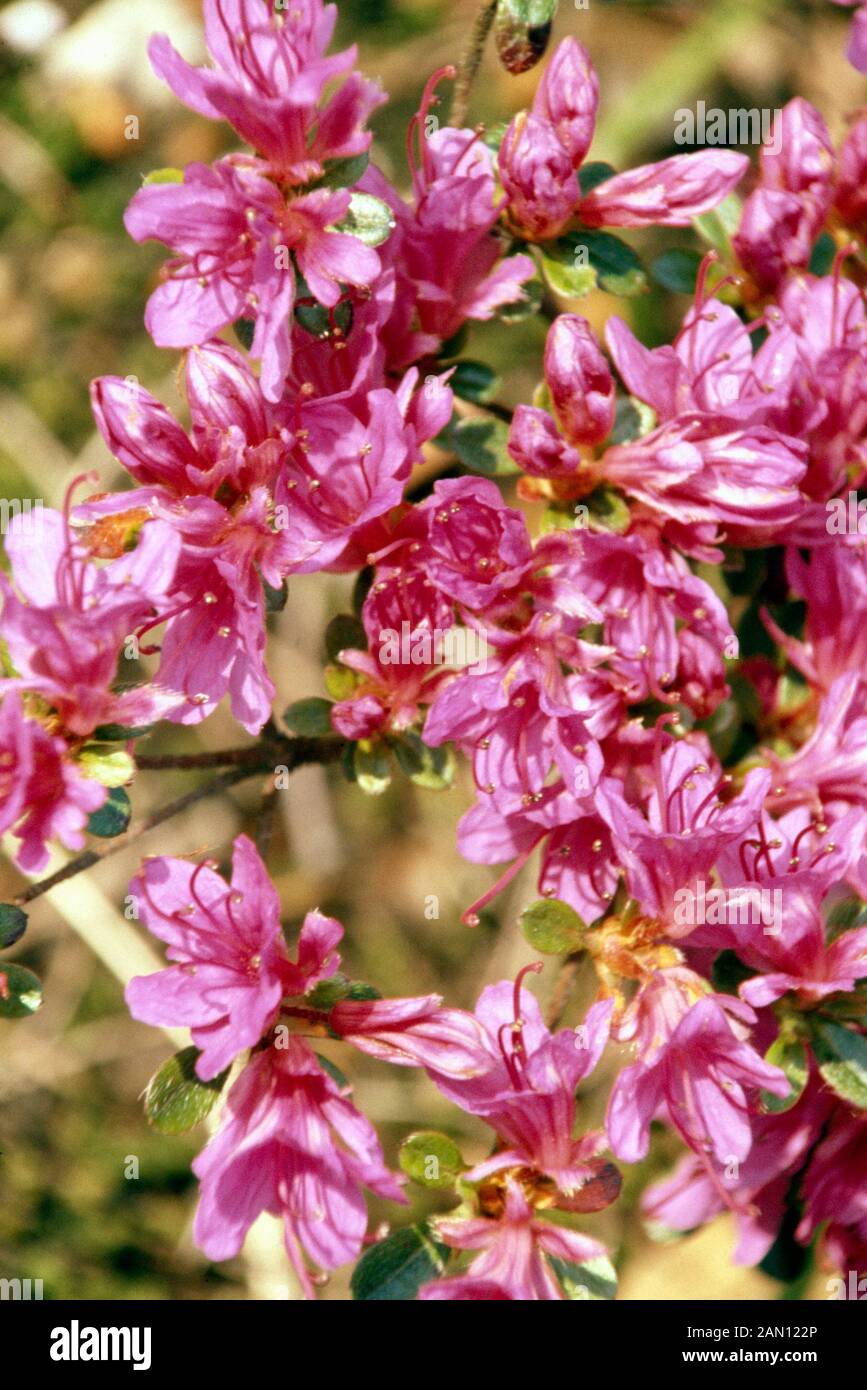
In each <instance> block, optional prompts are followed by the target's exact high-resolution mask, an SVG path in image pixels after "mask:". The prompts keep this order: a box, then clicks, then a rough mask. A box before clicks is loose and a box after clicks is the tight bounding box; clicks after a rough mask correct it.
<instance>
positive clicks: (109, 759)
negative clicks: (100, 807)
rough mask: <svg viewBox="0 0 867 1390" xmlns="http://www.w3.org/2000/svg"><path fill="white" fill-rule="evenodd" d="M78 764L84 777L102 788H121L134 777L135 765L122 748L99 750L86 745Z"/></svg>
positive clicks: (95, 745) (94, 745)
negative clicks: (97, 783)
mask: <svg viewBox="0 0 867 1390" xmlns="http://www.w3.org/2000/svg"><path fill="white" fill-rule="evenodd" d="M78 764H79V767H80V768H81V770H82V772H83V773H84V775H85V777H90V778H91V779H92V780H93V781H94V782H100V783H101V784H102V786H104V787H123V786H125V785H126V783H127V782H131V781H132V779H133V777H134V776H135V763H134V762H133V760H132V758H131V757H130V755H129V753H127V752H125V751H124V750H123V749H122V748H114V749H109V748H101V747H100V746H99V744H96V743H94V744H90V743H88V744H86V745H85V747H84V748H82V750H81V752H80V753H79V755H78ZM97 814H99V813H98V812H97Z"/></svg>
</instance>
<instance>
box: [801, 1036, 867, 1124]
mask: <svg viewBox="0 0 867 1390" xmlns="http://www.w3.org/2000/svg"><path fill="white" fill-rule="evenodd" d="M812 1041H813V1051H814V1053H815V1055H816V1061H817V1063H818V1065H819V1071H820V1072H821V1073H822V1076H823V1078H824V1080H825V1082H826V1084H827V1085H828V1086H830V1087H831V1090H832V1091H834V1092H836V1094H837V1095H838V1096H839V1097H840V1099H841V1100H845V1101H847V1102H848V1104H849V1105H854V1106H856V1107H857V1108H858V1109H859V1110H867V1037H864V1035H863V1034H862V1033H856V1032H855V1031H854V1030H853V1029H852V1028H844V1027H843V1026H842V1024H839V1023H831V1022H830V1021H829V1020H827V1019H823V1018H820V1017H819V1016H816V1015H814V1016H813V1019H812Z"/></svg>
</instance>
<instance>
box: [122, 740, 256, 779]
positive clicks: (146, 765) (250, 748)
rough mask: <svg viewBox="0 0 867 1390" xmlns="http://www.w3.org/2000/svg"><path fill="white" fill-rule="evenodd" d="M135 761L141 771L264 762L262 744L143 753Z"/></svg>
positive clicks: (243, 765)
mask: <svg viewBox="0 0 867 1390" xmlns="http://www.w3.org/2000/svg"><path fill="white" fill-rule="evenodd" d="M135 761H136V766H137V767H138V769H139V771H140V772H161V771H164V770H166V769H168V768H195V767H201V768H205V767H250V766H256V767H258V766H259V764H260V763H261V762H262V745H261V744H258V743H257V744H252V745H247V746H246V747H244V748H223V749H219V750H218V751H216V752H214V753H164V754H148V753H143V754H141V756H139V757H136V760H135Z"/></svg>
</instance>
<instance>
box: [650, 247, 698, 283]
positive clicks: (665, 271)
mask: <svg viewBox="0 0 867 1390" xmlns="http://www.w3.org/2000/svg"><path fill="white" fill-rule="evenodd" d="M700 265H701V256H700V255H699V253H698V252H697V251H688V250H686V249H685V248H681V247H673V248H672V250H670V251H663V253H662V255H661V256H657V257H656V259H655V260H654V261H652V262H651V265H650V273H651V275H652V276H653V278H654V280H655V281H656V283H657V284H658V285H662V287H663V289H666V290H674V291H675V293H676V294H694V293H695V282H696V279H697V278H698V268H699V266H700Z"/></svg>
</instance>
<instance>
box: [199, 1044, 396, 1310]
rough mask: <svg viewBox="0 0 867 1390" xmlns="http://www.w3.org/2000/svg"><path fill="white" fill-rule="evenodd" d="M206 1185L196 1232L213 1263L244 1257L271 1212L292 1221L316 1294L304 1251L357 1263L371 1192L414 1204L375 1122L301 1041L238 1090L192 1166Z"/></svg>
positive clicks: (265, 1057) (299, 1264)
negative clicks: (255, 1227)
mask: <svg viewBox="0 0 867 1390" xmlns="http://www.w3.org/2000/svg"><path fill="white" fill-rule="evenodd" d="M193 1171H194V1172H195V1173H196V1176H197V1177H198V1178H199V1181H200V1184H201V1197H200V1200H199V1206H198V1210H197V1212H196V1219H195V1223H194V1226H193V1234H194V1237H195V1240H196V1243H197V1244H198V1245H199V1246H200V1248H201V1249H202V1250H204V1252H205V1254H206V1255H207V1256H208V1258H209V1259H211V1260H227V1259H231V1258H232V1257H233V1256H234V1255H237V1254H238V1252H239V1250H240V1249H241V1246H242V1244H243V1241H244V1237H245V1235H246V1233H247V1231H248V1230H249V1228H250V1226H251V1225H252V1224H253V1222H254V1221H255V1219H256V1217H257V1216H258V1215H259V1214H260V1213H261V1212H263V1211H268V1212H270V1213H271V1214H272V1215H274V1216H278V1217H280V1218H281V1219H282V1221H283V1226H284V1233H285V1241H286V1250H287V1252H288V1255H289V1259H290V1261H291V1262H292V1265H293V1268H294V1269H295V1272H296V1274H297V1275H298V1278H299V1280H300V1282H301V1285H302V1288H303V1289H304V1292H305V1294H306V1296H307V1297H308V1298H312V1297H313V1284H312V1279H311V1275H310V1272H309V1270H308V1268H307V1265H306V1262H305V1258H304V1257H305V1255H306V1257H307V1259H308V1260H310V1261H311V1262H312V1263H313V1264H314V1265H317V1266H319V1267H320V1268H321V1269H324V1270H332V1269H336V1268H337V1267H338V1266H340V1265H343V1264H346V1263H347V1262H348V1261H350V1260H354V1259H356V1258H357V1257H358V1255H359V1254H360V1253H361V1249H362V1245H363V1243H364V1239H365V1234H366V1231H367V1210H366V1207H365V1202H364V1197H363V1195H362V1190H361V1189H362V1188H363V1187H368V1188H370V1190H371V1191H373V1192H375V1193H377V1195H378V1196H380V1197H386V1198H388V1199H389V1200H391V1201H394V1202H402V1201H404V1200H405V1198H404V1197H403V1194H402V1192H401V1186H400V1184H401V1181H402V1179H401V1178H399V1177H397V1176H396V1175H394V1174H392V1173H391V1172H389V1170H388V1169H387V1168H386V1166H385V1164H384V1162H383V1156H382V1149H381V1148H380V1145H379V1141H378V1140H377V1138H376V1133H375V1131H374V1129H373V1126H372V1125H371V1124H370V1121H369V1120H367V1119H366V1118H365V1116H364V1115H362V1114H361V1113H360V1112H359V1111H358V1110H357V1109H356V1107H355V1106H354V1105H353V1104H352V1102H351V1100H350V1099H349V1088H348V1087H345V1086H341V1085H340V1084H338V1083H337V1082H336V1081H334V1080H332V1078H331V1076H329V1075H328V1074H327V1073H326V1072H325V1071H324V1070H323V1068H322V1067H321V1066H320V1064H319V1062H318V1060H317V1058H316V1056H315V1054H314V1053H313V1051H312V1050H311V1048H310V1047H309V1046H308V1044H307V1043H306V1042H305V1041H304V1040H303V1039H302V1038H296V1037H289V1038H287V1040H286V1046H285V1047H282V1048H280V1047H277V1046H275V1045H272V1046H270V1047H268V1048H267V1049H266V1050H265V1051H262V1052H257V1053H256V1054H255V1055H254V1056H253V1057H252V1058H251V1060H250V1061H249V1062H248V1063H247V1065H246V1067H245V1068H244V1070H243V1072H242V1073H241V1075H240V1077H239V1078H238V1080H237V1081H236V1082H235V1084H234V1086H233V1087H232V1089H231V1091H230V1092H229V1095H228V1098H227V1101H226V1107H225V1111H224V1115H223V1120H222V1123H221V1126H220V1129H219V1130H218V1132H217V1134H216V1135H215V1136H214V1138H213V1139H212V1140H211V1141H210V1143H209V1144H208V1145H207V1146H206V1148H205V1149H203V1151H202V1152H201V1153H200V1154H199V1156H198V1158H196V1159H195V1160H194V1162H193Z"/></svg>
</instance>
